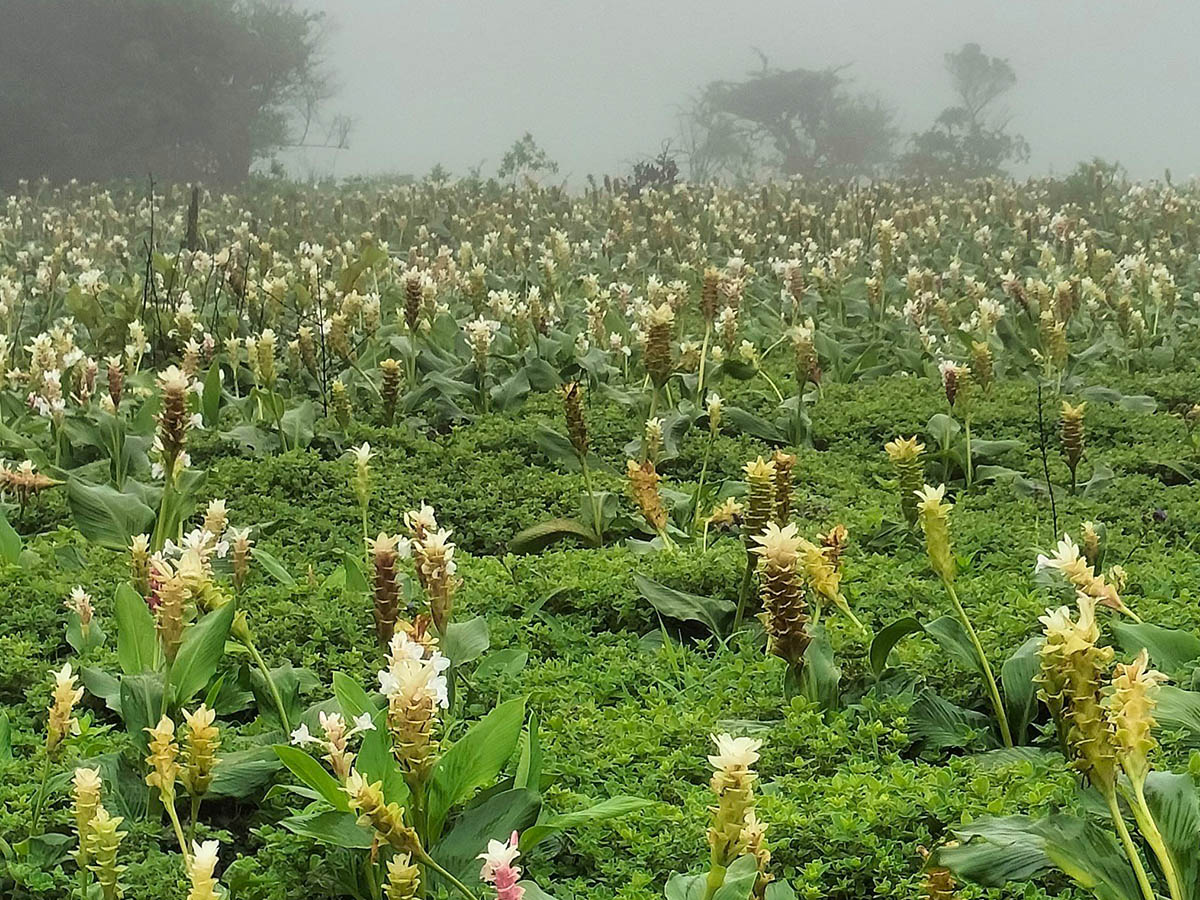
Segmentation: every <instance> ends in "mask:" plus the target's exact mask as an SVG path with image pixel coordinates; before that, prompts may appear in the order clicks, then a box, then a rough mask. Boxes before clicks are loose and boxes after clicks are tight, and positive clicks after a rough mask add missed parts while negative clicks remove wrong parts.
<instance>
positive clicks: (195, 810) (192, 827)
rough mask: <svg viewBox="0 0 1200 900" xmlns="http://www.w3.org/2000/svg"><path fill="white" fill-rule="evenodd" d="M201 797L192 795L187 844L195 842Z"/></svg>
mask: <svg viewBox="0 0 1200 900" xmlns="http://www.w3.org/2000/svg"><path fill="white" fill-rule="evenodd" d="M203 799H204V798H203V797H200V796H199V795H192V812H191V817H190V819H189V821H188V843H189V844H190V843H192V842H193V841H195V840H196V821H197V820H198V819H199V818H200V801H201V800H203Z"/></svg>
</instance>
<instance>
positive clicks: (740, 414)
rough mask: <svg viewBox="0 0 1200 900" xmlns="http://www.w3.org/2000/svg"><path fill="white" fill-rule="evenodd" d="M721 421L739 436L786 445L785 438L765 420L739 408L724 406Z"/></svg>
mask: <svg viewBox="0 0 1200 900" xmlns="http://www.w3.org/2000/svg"><path fill="white" fill-rule="evenodd" d="M722 421H723V422H724V423H725V424H727V425H728V427H730V428H732V429H733V430H735V431H738V432H740V433H741V434H748V435H750V436H751V437H756V438H758V439H759V440H760V441H766V442H767V443H768V444H784V443H787V436H786V435H785V434H784V433H783V432H782V431H780V430H779V429H778V428H776V427H775V426H774V425H772V424H771V423H770V422H768V421H767V420H766V419H763V418H760V417H759V416H756V415H754V414H753V413H751V412H747V411H746V410H744V409H741V408H740V407H737V406H726V407H725V409H724V412H723V415H722Z"/></svg>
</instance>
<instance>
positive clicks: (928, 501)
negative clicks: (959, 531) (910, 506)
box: [916, 484, 956, 584]
mask: <svg viewBox="0 0 1200 900" xmlns="http://www.w3.org/2000/svg"><path fill="white" fill-rule="evenodd" d="M916 497H917V519H918V521H919V522H920V523H921V529H922V530H923V531H924V532H925V549H926V552H928V554H929V563H930V565H931V566H932V567H933V571H934V572H935V573H936V574H937V575H938V577H939V578H941V579H942V581H944V582H946V583H947V584H952V583H953V582H954V576H955V574H956V565H955V561H954V553H953V552H952V551H951V548H950V510H952V509H953V508H954V505H953V504H951V503H947V502H946V500H945V498H946V486H945V485H944V484H942V485H938V486H937V487H930V486H929V485H925V487H923V488H922V489H921V490H919V491H917V492H916Z"/></svg>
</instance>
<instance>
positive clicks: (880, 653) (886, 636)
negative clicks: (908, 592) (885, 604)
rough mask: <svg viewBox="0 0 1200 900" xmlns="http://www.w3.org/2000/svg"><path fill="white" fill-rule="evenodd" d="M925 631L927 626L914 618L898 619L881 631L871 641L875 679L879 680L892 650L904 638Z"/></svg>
mask: <svg viewBox="0 0 1200 900" xmlns="http://www.w3.org/2000/svg"><path fill="white" fill-rule="evenodd" d="M923 631H925V626H924V625H922V624H921V623H920V622H919V621H918V620H917V619H914V618H913V617H912V616H906V617H905V618H903V619H897V620H896V621H895V622H892V623H891V624H890V625H887V626H885V627H884V628H882V629H880V631H879V633H878V634H877V635H875V638H874V640H872V641H871V653H870V658H871V672H872V673H873V674H874V675H875V677H876V678H878V677H879V673H880V672H882V671H883V670H884V668H886V666H887V661H888V656H890V655H891V652H892V648H893V647H895V646H896V644H898V643H900V640H901V639H902V638H904V637H906V636H907V635H910V634H920V633H922V632H923Z"/></svg>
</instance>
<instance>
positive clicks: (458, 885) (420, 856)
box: [413, 847, 475, 900]
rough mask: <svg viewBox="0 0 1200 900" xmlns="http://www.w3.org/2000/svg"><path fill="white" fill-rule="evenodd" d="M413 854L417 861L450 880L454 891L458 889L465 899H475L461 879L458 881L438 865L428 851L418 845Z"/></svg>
mask: <svg viewBox="0 0 1200 900" xmlns="http://www.w3.org/2000/svg"><path fill="white" fill-rule="evenodd" d="M413 855H414V856H415V857H416V858H417V860H418V861H419V862H421V863H422V864H424V865H426V866H428V867H429V868H431V869H433V871H435V872H437V873H438V874H439V875H440V876H442V878H444V879H446V880H447V881H448V882H450V884H451V885H452V886H453V887H454V889H455V890H456V891H458V892H459V893H460V894H462V895H463V896H464V897H466V898H467V900H475V895H474V894H472V893H471V892H470V891H469V890H467V887H466V885H464V884H463V883H462V882H461V881H459V880H458V879H457V878H455V877H454V876H453V875H451V874H450V873H449V872H447V871H446V870H445V869H443V868H442V867H441V866H440V865H438V863H437V861H436V860H435V859H434V858H433V857H432V856H430V855H429V854H428V853H426V852H425V849H424V848H423V847H418V848H417V850H416V853H414V854H413Z"/></svg>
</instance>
